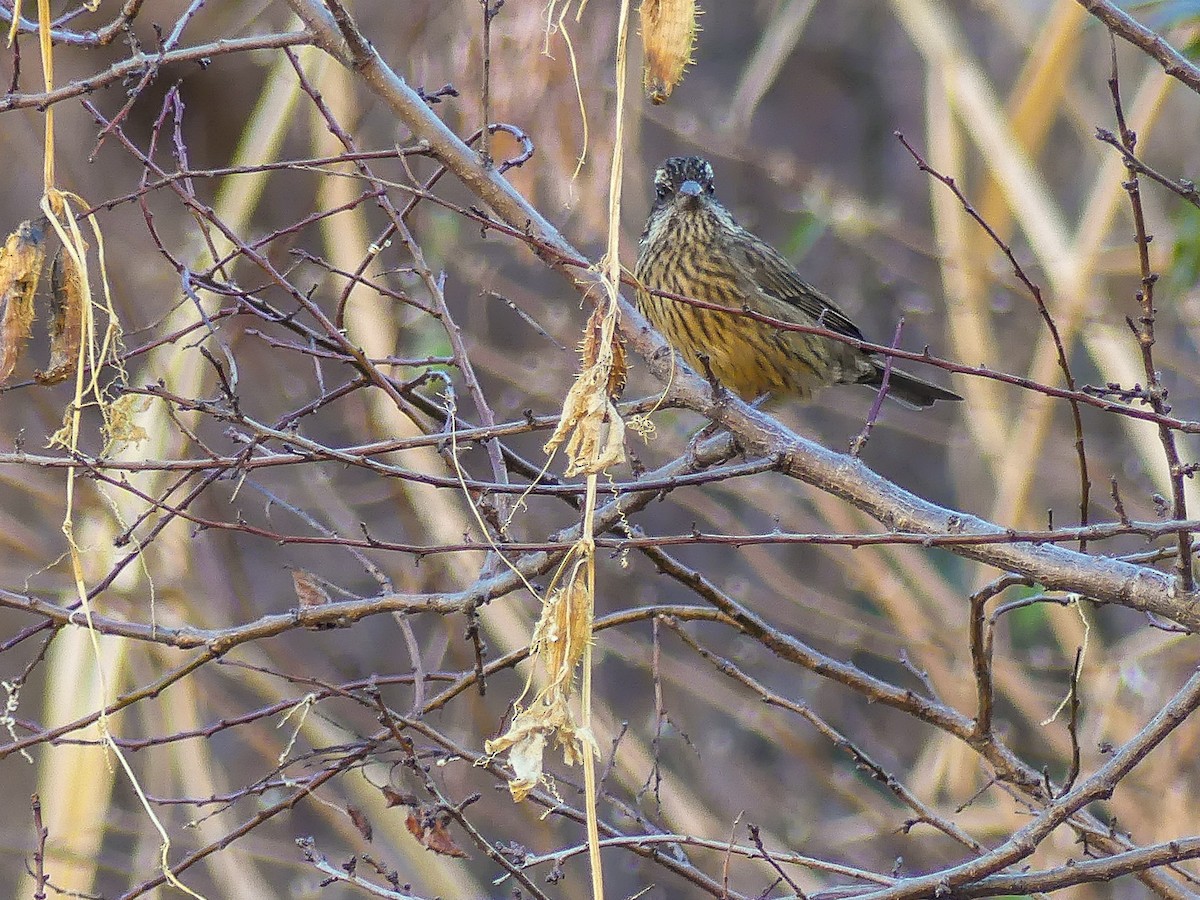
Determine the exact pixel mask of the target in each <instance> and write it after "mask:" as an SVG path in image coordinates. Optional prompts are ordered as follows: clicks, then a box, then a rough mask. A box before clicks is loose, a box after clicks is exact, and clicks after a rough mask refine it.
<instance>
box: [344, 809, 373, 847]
mask: <svg viewBox="0 0 1200 900" xmlns="http://www.w3.org/2000/svg"><path fill="white" fill-rule="evenodd" d="M346 815H348V816H349V817H350V821H351V822H353V823H354V827H355V828H357V829H358V833H359V834H361V835H362V836H363V838H364V839H365V840H366V841H367V843H370V842H371V836H372V835H373V834H374V831H373V830H372V829H371V820H370V819H368V818H367V815H366V813H364V812H363V811H362V810H361V809H359V808H358V807H357V806H347V807H346Z"/></svg>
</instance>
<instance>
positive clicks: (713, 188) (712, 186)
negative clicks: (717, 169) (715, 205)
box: [704, 181, 717, 194]
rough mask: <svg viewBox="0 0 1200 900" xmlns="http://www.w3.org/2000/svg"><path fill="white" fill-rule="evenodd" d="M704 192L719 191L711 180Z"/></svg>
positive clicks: (712, 192)
mask: <svg viewBox="0 0 1200 900" xmlns="http://www.w3.org/2000/svg"><path fill="white" fill-rule="evenodd" d="M704 192H705V193H706V194H715V193H716V192H717V189H716V187H715V186H714V185H713V183H712V182H711V181H710V182H709V183H708V186H707V187H705V188H704Z"/></svg>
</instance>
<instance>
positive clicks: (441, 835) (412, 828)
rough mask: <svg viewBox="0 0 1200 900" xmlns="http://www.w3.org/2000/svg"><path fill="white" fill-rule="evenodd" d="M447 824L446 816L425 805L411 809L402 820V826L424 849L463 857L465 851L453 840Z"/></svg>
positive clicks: (465, 853)
mask: <svg viewBox="0 0 1200 900" xmlns="http://www.w3.org/2000/svg"><path fill="white" fill-rule="evenodd" d="M449 824H450V819H449V817H448V816H444V815H443V816H439V815H437V814H436V813H435V812H434V811H433V810H431V809H429V808H427V807H422V808H421V809H420V810H413V811H412V812H410V813H409V814H408V818H407V819H405V820H404V827H405V828H407V829H408V833H409V834H411V835H412V836H413V837H415V838H416V839H417V841H418V842H419V843H420V844H421V846H422V847H424V848H425V849H426V850H432V851H433V852H434V853H438V854H440V855H442V856H453V857H457V858H459V859H465V858H466V856H467V852H466V851H465V850H463V849H462V847H460V846H458V844H456V843H455V842H454V838H453V837H452V836H451V835H450V831H449V830H448V829H447V826H448V825H449Z"/></svg>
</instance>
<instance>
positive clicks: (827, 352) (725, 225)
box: [635, 156, 962, 409]
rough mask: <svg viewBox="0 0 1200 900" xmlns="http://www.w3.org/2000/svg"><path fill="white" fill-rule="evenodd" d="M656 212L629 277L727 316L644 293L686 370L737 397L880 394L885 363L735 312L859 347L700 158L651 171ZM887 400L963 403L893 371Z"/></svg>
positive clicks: (918, 404)
mask: <svg viewBox="0 0 1200 900" xmlns="http://www.w3.org/2000/svg"><path fill="white" fill-rule="evenodd" d="M654 190H655V200H654V206H653V207H652V208H651V210H650V218H649V219H648V220H647V222H646V230H645V231H643V232H642V238H641V241H640V243H639V251H638V261H637V269H636V272H635V274H636V276H637V279H638V281H639V282H640V283H641V285H642V286H643V287H645V288H648V289H649V290H659V291H666V292H668V293H671V294H678V295H681V296H683V297H691V298H693V299H695V300H702V301H704V302H706V303H713V304H719V305H721V306H727V307H729V308H731V309H733V310H736V312H733V313H725V312H718V311H716V310H712V309H705V308H702V307H698V306H693V305H691V304H688V303H684V302H682V301H679V300H672V299H669V298H667V297H656V296H654V295H652V294H651V293H649V290H641V289H639V290H638V292H637V303H638V308H639V309H640V310H641V311H642V314H643V315H644V316H645V317H646V318H647V319H649V320H650V324H652V325H653V326H654V327H655V328H657V329H658V330H659V331H660V332H662V334H663V336H664V337H666V339H667V341H668V342H669V343H670V344H671V345H672V346H673V347H675V349H676V350H678V351H679V352H680V353H681V354H682V355H683V358H684V359H686V360H687V361H688V363H689V364H690V365H691V366H692V367H693V368H694V369H696V371H697V372H700V373H701V374H704V373H705V362H704V358H707V368H708V370H709V371H711V373H712V376H713V377H714V378H716V380H717V381H718V382H720V383H721V384H722V385H723V386H725V387H726V388H728V389H729V390H731V391H733V392H735V393H736V394H738V395H739V396H741V397H742V398H743V399H745V400H753V399H755V398H757V397H761V396H763V395H765V394H771V395H773V396H776V397H799V398H801V399H804V400H808V399H810V398H811V397H812V396H813V394H814V393H815V392H816V391H817V390H818V389H820V388H822V387H824V386H825V385H828V384H864V385H867V386H868V387H875V388H878V387H879V385H880V384H881V383H882V381H883V366H884V363H883V360H882V359H880V358H879V357H877V356H875V355H873V354H871V353H868V352H867V351H865V350H857V349H855V348H854V347H851V346H850V345H848V344H843V343H840V342H838V341H835V340H831V339H829V338H825V337H821V336H820V335H815V334H804V333H802V332H798V331H781V330H779V329H778V328H775V327H773V326H771V325H768V324H766V323H763V322H758V321H755V320H754V319H752V318H750V317H749V316H745V315H741V314H740V313H741V311H742V309H743V307H745V308H748V309H751V310H753V311H754V312H756V313H761V314H763V315H767V316H770V317H772V318H774V319H781V320H783V321H785V322H794V323H796V324H802V325H817V326H820V327H822V328H827V329H829V330H830V331H836V332H839V333H841V334H844V335H847V336H848V337H852V338H856V339H858V340H863V339H864V338H863V335H862V332H860V331H859V330H858V328H857V326H855V324H854V323H853V322H851V321H850V319H849V318H848V317H847V316H846V314H845V313H844V312H842V311H841V310H840V309H838V307H837V304H835V303H834V302H833V301H832V300H831V299H830V298H829V297H827V296H825V295H824V294H822V293H821V292H820V291H818V290H817V289H816V288H814V287H813V286H812V285H810V284H809V283H808V282H807V281H805V280H804V279H803V278H801V277H800V275H799V274H798V273H797V272H796V270H795V268H794V267H793V266H792V264H791V263H789V262H788V261H787V260H786V259H784V258H783V256H781V255H780V254H779V252H778V251H776V250H775V249H774V248H773V247H771V246H770V245H769V244H767V243H766V242H765V241H763V240H761V239H760V238H758V237H756V236H754V235H753V234H751V233H750V232H749V231H747V230H746V229H745V228H743V227H742V226H740V225H739V224H737V222H735V221H734V219H733V216H731V215H730V214H729V211H728V210H726V209H725V207H724V206H722V205H721V203H720V201H718V200H717V198H716V196H715V192H714V188H713V170H712V166H711V165H709V163H708V162H707V161H706V160H703V159H701V158H700V157H698V156H673V157H671V158H670V159H668V160H667V161H666V162H664V163H663V164H662V165H661V166H659V167H658V170H657V171H656V172H655V173H654ZM888 396H890V397H892V398H894V399H896V400H898V401H900V402H901V403H903V404H905V405H906V406H910V407H914V408H917V409H924V408H925V407H928V406H932V405H933V404H934V403H935V402H936V401H938V400H961V399H962V397H960V396H958V394H955V393H954V392H953V391H948V390H946V389H945V388H941V387H938V386H937V385H936V384H931V383H930V382H928V381H924V380H923V379H920V378H917V377H916V376H915V375H909V374H908V373H907V372H901V371H899V370H898V369H896V368H895V367H894V366H893V367H892V370H891V374H890V377H889V379H888Z"/></svg>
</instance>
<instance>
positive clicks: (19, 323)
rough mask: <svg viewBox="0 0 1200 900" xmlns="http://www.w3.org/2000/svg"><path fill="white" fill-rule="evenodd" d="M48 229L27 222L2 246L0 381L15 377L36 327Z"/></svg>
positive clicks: (0, 260)
mask: <svg viewBox="0 0 1200 900" xmlns="http://www.w3.org/2000/svg"><path fill="white" fill-rule="evenodd" d="M45 236H46V233H45V230H44V229H43V228H42V227H41V226H40V225H35V224H34V223H33V222H30V221H25V222H22V223H21V224H20V225H18V226H17V230H16V231H14V232H13V233H12V234H10V235H9V236H8V239H7V240H6V241H5V242H4V247H3V248H0V384H4V383H5V382H6V381H8V379H9V378H10V377H11V376H12V373H13V370H14V369H15V368H16V367H17V360H18V359H19V358H20V356H21V350H22V349H23V348H24V346H25V344H26V343H27V342H28V341H29V335H30V332H31V331H32V330H33V318H34V312H33V295H34V293H35V292H36V291H37V286H38V279H39V278H40V277H41V271H42V263H43V262H45V259H46V247H45Z"/></svg>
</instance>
